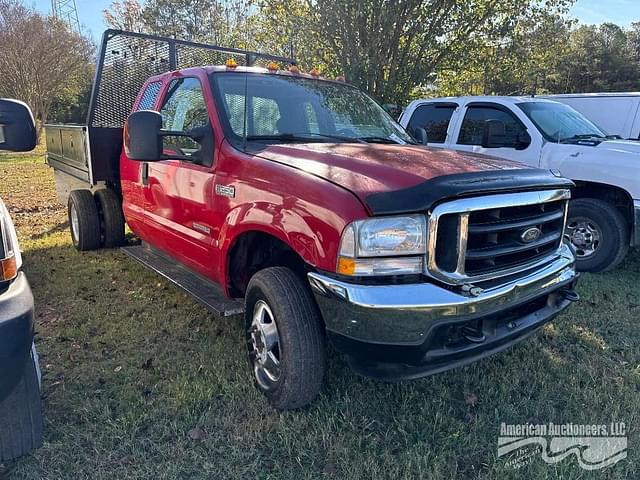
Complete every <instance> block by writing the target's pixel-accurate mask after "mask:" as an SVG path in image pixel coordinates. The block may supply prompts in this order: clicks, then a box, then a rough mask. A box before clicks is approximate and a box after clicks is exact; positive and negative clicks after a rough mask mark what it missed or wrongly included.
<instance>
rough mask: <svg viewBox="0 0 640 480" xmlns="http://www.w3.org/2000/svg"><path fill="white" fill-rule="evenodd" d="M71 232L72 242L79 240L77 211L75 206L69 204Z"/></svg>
mask: <svg viewBox="0 0 640 480" xmlns="http://www.w3.org/2000/svg"><path fill="white" fill-rule="evenodd" d="M70 210H71V212H70V213H71V215H70V216H71V232H72V233H73V240H74V241H76V242H77V241H78V238H80V219H79V218H78V210H76V206H75V205H73V204H71V209H70Z"/></svg>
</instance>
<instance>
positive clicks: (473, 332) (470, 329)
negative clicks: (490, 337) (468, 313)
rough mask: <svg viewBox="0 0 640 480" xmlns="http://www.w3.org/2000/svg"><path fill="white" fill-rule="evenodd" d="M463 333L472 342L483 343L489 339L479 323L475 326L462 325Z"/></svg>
mask: <svg viewBox="0 0 640 480" xmlns="http://www.w3.org/2000/svg"><path fill="white" fill-rule="evenodd" d="M461 333H462V336H463V337H464V338H466V339H467V340H469V341H470V342H471V343H482V342H484V341H485V340H486V339H487V337H486V336H485V335H484V333H482V330H481V329H480V326H479V325H478V326H475V327H474V326H471V325H465V326H464V327H462V331H461Z"/></svg>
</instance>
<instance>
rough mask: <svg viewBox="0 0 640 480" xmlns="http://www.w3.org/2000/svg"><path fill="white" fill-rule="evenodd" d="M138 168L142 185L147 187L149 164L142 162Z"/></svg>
mask: <svg viewBox="0 0 640 480" xmlns="http://www.w3.org/2000/svg"><path fill="white" fill-rule="evenodd" d="M140 168H141V169H142V172H141V174H140V177H141V179H142V185H149V164H148V163H147V162H143V163H142V166H141V167H140Z"/></svg>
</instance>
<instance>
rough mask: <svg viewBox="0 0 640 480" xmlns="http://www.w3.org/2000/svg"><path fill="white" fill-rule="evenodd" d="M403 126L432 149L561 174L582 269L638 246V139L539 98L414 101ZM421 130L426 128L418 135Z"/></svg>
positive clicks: (608, 264)
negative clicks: (567, 183)
mask: <svg viewBox="0 0 640 480" xmlns="http://www.w3.org/2000/svg"><path fill="white" fill-rule="evenodd" d="M400 123H401V124H402V125H403V126H404V127H405V128H407V130H408V131H409V133H411V134H413V135H414V136H416V137H420V135H424V133H426V138H427V141H428V145H429V146H431V147H439V148H447V149H453V150H462V151H469V152H475V153H482V154H487V155H493V156H496V157H500V158H507V159H511V160H515V161H518V162H521V163H524V164H527V165H531V166H532V167H540V168H549V169H552V170H557V171H559V172H560V173H561V174H562V175H564V176H565V177H568V178H570V179H572V180H573V181H574V182H575V183H576V186H577V187H576V189H575V190H574V191H573V194H572V197H573V199H572V201H571V206H570V209H569V220H568V222H567V230H566V232H565V234H566V235H567V237H568V238H569V239H570V241H571V243H572V244H573V246H574V248H575V251H576V255H577V257H578V268H579V269H581V270H583V271H591V272H597V271H604V270H609V269H612V268H614V267H615V266H617V265H618V264H619V263H620V262H621V261H622V259H623V258H624V256H625V254H626V252H627V250H628V248H629V246H630V245H631V246H638V245H640V142H633V141H624V140H620V139H618V138H617V137H616V136H610V135H608V134H607V133H606V132H605V131H603V130H602V129H601V128H600V127H598V126H596V125H595V124H594V123H592V122H591V121H590V120H588V119H587V118H586V117H585V116H583V115H582V114H581V113H579V112H577V111H576V110H574V109H573V108H571V107H569V106H567V105H565V104H562V103H559V102H555V101H551V100H547V99H542V98H539V97H491V96H487V97H449V98H438V99H425V100H416V101H414V102H412V103H411V104H410V105H409V106H408V107H407V108H406V110H405V111H404V113H403V114H402V116H401V118H400ZM422 130H424V131H422Z"/></svg>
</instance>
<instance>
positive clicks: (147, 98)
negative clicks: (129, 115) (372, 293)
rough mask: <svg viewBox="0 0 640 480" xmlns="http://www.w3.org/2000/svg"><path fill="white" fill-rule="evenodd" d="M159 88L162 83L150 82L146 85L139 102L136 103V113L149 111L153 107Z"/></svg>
mask: <svg viewBox="0 0 640 480" xmlns="http://www.w3.org/2000/svg"><path fill="white" fill-rule="evenodd" d="M161 88H162V82H151V83H150V84H149V85H147V88H145V89H144V92H143V93H142V97H141V98H140V102H138V108H136V111H140V110H151V109H152V108H153V105H154V104H155V103H156V98H158V94H159V93H160V89H161Z"/></svg>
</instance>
